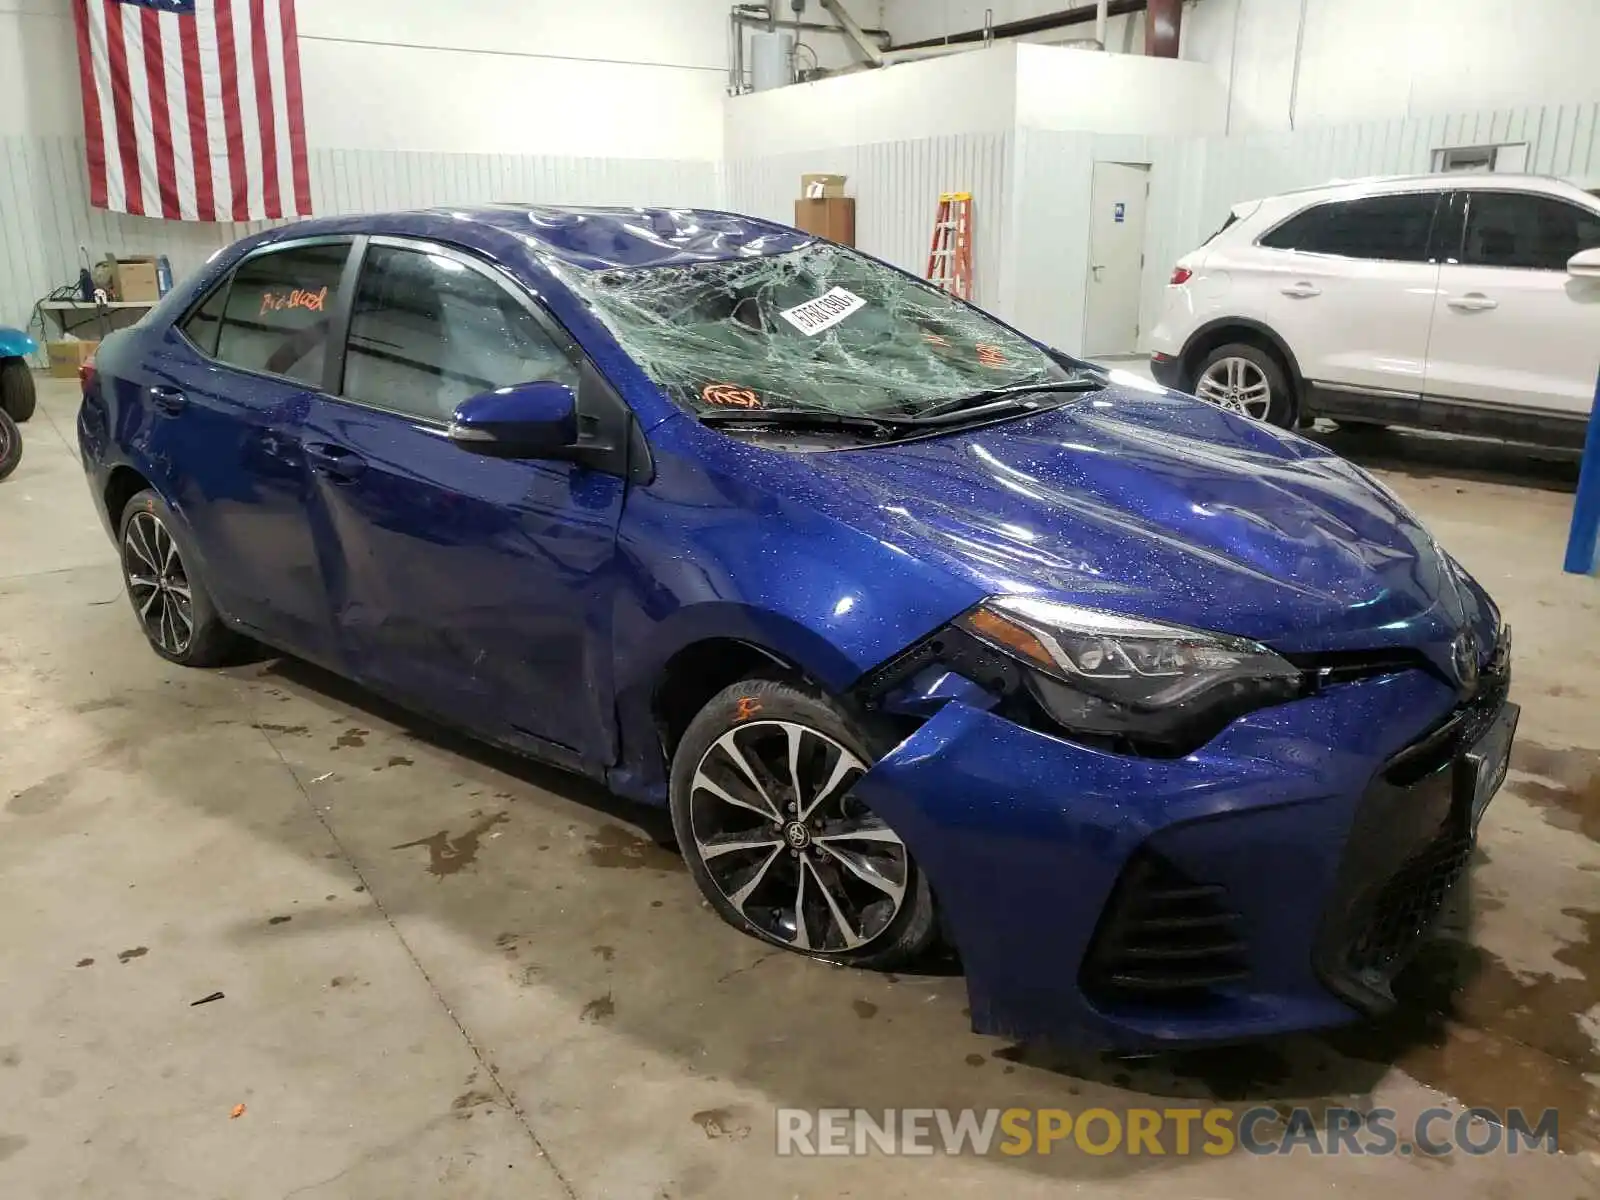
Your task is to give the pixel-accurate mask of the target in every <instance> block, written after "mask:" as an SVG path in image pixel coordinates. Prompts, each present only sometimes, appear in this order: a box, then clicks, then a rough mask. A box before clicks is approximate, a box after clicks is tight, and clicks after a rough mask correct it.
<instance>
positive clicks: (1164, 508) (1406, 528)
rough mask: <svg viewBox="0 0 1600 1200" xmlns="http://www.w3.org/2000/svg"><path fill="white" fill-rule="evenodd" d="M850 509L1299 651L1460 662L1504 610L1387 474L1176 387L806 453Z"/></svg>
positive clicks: (1080, 591)
mask: <svg viewBox="0 0 1600 1200" xmlns="http://www.w3.org/2000/svg"><path fill="white" fill-rule="evenodd" d="M804 461H805V462H806V463H807V465H808V466H810V467H812V468H813V469H815V470H816V471H818V472H821V473H822V474H823V475H824V476H825V477H826V478H825V480H823V481H821V482H822V483H823V484H824V486H823V488H822V489H821V492H822V493H823V494H826V495H829V496H830V497H831V500H830V501H829V502H828V507H830V508H831V509H832V510H833V513H834V515H836V516H838V517H840V518H841V519H844V520H847V521H849V522H850V523H851V524H853V525H855V526H856V527H857V528H859V529H862V530H863V531H864V532H867V533H869V534H871V535H872V536H874V537H877V538H878V539H880V540H881V541H883V542H885V543H887V544H888V545H890V546H892V547H893V548H895V549H897V550H900V551H903V552H906V553H909V554H912V555H915V556H918V557H921V558H924V559H933V560H936V561H939V562H942V563H943V564H944V565H946V566H947V567H948V569H950V570H951V571H954V572H956V573H958V574H959V575H961V576H963V577H964V578H966V579H967V580H969V581H971V582H972V583H974V584H976V585H977V587H978V588H979V589H981V590H982V591H983V592H985V593H997V592H1028V593H1034V594H1040V595H1046V596H1050V597H1053V598H1057V599H1062V600H1066V601H1069V602H1072V603H1077V604H1082V605H1085V606H1088V607H1093V608H1099V609H1104V610H1108V611H1112V612H1118V613H1124V614H1128V615H1136V616H1143V617H1151V618H1155V619H1159V620H1166V621H1171V622H1175V623H1178V624H1183V625H1189V626H1194V627H1197V628H1202V629H1211V630H1216V631H1219V632H1227V633H1233V634H1237V635H1240V636H1243V637H1249V638H1254V639H1257V640H1260V641H1262V642H1265V643H1267V644H1269V645H1271V646H1273V647H1275V648H1277V649H1280V650H1283V651H1287V652H1296V651H1309V650H1331V649H1378V648H1388V647H1396V646H1415V647H1417V648H1420V649H1422V650H1424V652H1425V653H1428V655H1429V657H1430V658H1434V659H1436V660H1438V661H1439V663H1440V665H1441V667H1446V666H1447V665H1448V662H1449V654H1450V644H1451V642H1452V641H1453V640H1454V639H1455V638H1456V637H1457V635H1458V634H1459V633H1460V632H1461V631H1462V630H1463V628H1465V627H1469V626H1470V627H1473V628H1475V629H1476V631H1477V632H1479V634H1480V636H1481V637H1482V638H1485V639H1487V640H1486V641H1485V643H1484V644H1485V646H1486V647H1492V644H1493V632H1494V623H1495V620H1496V619H1497V618H1496V617H1495V616H1494V615H1493V614H1492V610H1491V608H1490V606H1489V603H1488V601H1487V598H1486V597H1484V596H1483V595H1482V593H1481V591H1480V590H1479V589H1477V588H1476V586H1475V585H1473V584H1471V583H1470V581H1468V580H1467V579H1466V578H1465V576H1464V574H1463V573H1462V572H1461V571H1460V569H1459V567H1457V566H1456V565H1455V564H1454V563H1453V562H1451V561H1450V560H1449V559H1448V558H1447V556H1446V555H1445V554H1444V553H1443V552H1442V551H1441V550H1440V549H1439V548H1438V546H1437V545H1436V544H1435V542H1434V541H1433V538H1432V537H1431V536H1430V535H1429V534H1428V532H1427V531H1426V530H1425V529H1423V528H1422V526H1421V525H1420V524H1419V523H1418V522H1417V520H1416V518H1415V517H1414V516H1413V515H1412V514H1411V513H1410V512H1408V511H1407V510H1406V509H1405V508H1404V506H1403V505H1401V504H1400V503H1399V502H1398V501H1397V500H1396V499H1394V498H1393V496H1392V495H1391V494H1390V493H1388V492H1387V490H1386V489H1383V488H1382V486H1381V485H1379V484H1377V483H1376V481H1374V480H1372V479H1371V477H1370V476H1367V475H1366V474H1365V473H1364V472H1362V471H1360V470H1359V469H1358V468H1356V467H1354V466H1352V465H1351V464H1349V463H1347V462H1345V461H1344V460H1342V459H1339V458H1337V457H1334V456H1332V455H1330V454H1329V453H1328V452H1327V451H1326V450H1324V449H1323V448H1322V447H1320V446H1318V445H1316V444H1315V443H1312V442H1310V441H1307V440H1305V439H1303V438H1300V437H1297V436H1295V435H1293V434H1290V433H1286V432H1284V431H1281V430H1277V429H1273V428H1270V427H1266V426H1262V425H1259V424H1256V423H1254V422H1251V421H1247V420H1245V419H1243V418H1239V417H1235V416H1231V415H1230V414H1227V413H1224V412H1222V411H1221V410H1219V409H1216V408H1213V407H1212V406H1210V405H1206V404H1202V403H1200V402H1199V401H1195V400H1191V399H1189V398H1187V397H1181V396H1177V395H1176V394H1167V395H1155V394H1151V393H1149V392H1146V391H1144V390H1142V389H1135V388H1128V387H1110V388H1107V389H1105V390H1104V391H1101V392H1096V393H1092V394H1090V395H1088V396H1085V397H1082V398H1075V399H1074V400H1073V401H1072V402H1070V403H1068V404H1066V405H1063V406H1062V407H1060V408H1057V409H1053V410H1050V411H1048V412H1045V413H1040V414H1037V415H1033V416H1029V417H1023V418H1020V419H1014V420H1009V421H1003V422H1001V423H998V424H992V425H988V426H984V427H980V428H975V429H971V430H966V431H963V432H958V433H954V434H948V435H944V436H939V437H930V438H927V439H924V440H920V441H913V442H908V443H903V444H899V445H893V446H886V447H872V448H864V449H860V450H851V451H843V452H835V453H829V454H813V455H808V456H806V458H805V459H804Z"/></svg>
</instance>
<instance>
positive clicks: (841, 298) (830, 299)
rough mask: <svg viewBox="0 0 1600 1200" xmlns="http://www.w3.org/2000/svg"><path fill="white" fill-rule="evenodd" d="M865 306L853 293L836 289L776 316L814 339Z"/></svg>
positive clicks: (863, 301)
mask: <svg viewBox="0 0 1600 1200" xmlns="http://www.w3.org/2000/svg"><path fill="white" fill-rule="evenodd" d="M866 304H867V302H866V301H865V300H863V299H862V298H861V297H860V296H858V295H856V294H855V293H854V292H847V291H845V290H844V288H842V287H836V288H829V289H828V290H827V291H826V292H824V293H823V294H822V295H820V296H818V297H817V298H816V299H815V300H807V301H806V302H805V303H804V304H796V305H795V306H794V307H793V308H786V309H784V310H783V311H782V312H780V313H779V314H778V315H779V316H780V317H782V318H783V319H784V320H785V321H787V322H789V324H791V325H793V326H794V327H795V328H796V329H798V330H799V331H800V332H801V333H803V334H805V335H806V336H807V337H816V336H817V334H819V333H821V332H822V331H823V330H825V329H832V328H833V327H834V326H835V325H837V324H838V323H839V322H840V321H842V320H844V319H845V318H846V317H848V316H849V315H850V314H851V313H853V312H855V311H856V310H858V309H861V308H865V307H866Z"/></svg>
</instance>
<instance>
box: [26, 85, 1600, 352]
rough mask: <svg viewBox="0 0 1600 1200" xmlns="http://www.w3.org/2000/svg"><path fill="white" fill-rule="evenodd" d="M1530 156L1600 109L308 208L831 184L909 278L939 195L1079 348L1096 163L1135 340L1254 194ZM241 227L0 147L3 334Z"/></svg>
mask: <svg viewBox="0 0 1600 1200" xmlns="http://www.w3.org/2000/svg"><path fill="white" fill-rule="evenodd" d="M1519 141H1525V142H1527V143H1528V145H1529V153H1528V169H1529V170H1531V171H1536V172H1540V173H1546V174H1554V175H1560V176H1565V177H1570V178H1578V179H1587V180H1589V181H1592V182H1600V104H1576V105H1547V106H1533V107H1528V108H1520V109H1503V110H1497V111H1492V112H1480V113H1462V114H1455V115H1451V116H1440V117H1435V118H1431V119H1417V120H1405V121H1399V120H1397V121H1383V122H1371V123H1367V124H1361V125H1348V126H1334V127H1328V128H1323V129H1307V130H1301V131H1299V132H1295V133H1278V134H1254V135H1246V136H1237V137H1213V138H1168V137H1162V138H1156V137H1150V138H1143V137H1107V136H1103V135H1097V134H1090V133H1056V132H1045V131H1041V130H1033V129H1025V130H1020V131H1018V132H1016V133H1015V134H973V135H962V136H951V137H937V138H925V139H920V140H915V141H901V142H886V143H881V144H876V145H864V146H850V147H844V148H837V149H829V150H818V151H807V152H804V153H794V154H784V155H774V156H771V157H762V158H755V159H744V160H734V161H730V162H728V163H725V164H720V165H719V164H715V163H710V162H690V161H657V160H626V159H586V158H566V157H518V156H512V155H470V154H422V153H399V152H395V153H382V152H367V151H341V150H323V151H318V152H315V153H314V154H313V164H312V184H313V189H314V192H315V199H316V204H317V209H318V211H319V212H323V213H337V212H357V211H363V210H372V209H385V208H402V207H412V206H416V205H423V204H438V203H464V202H467V201H470V200H474V199H511V198H515V199H519V200H533V201H548V202H563V201H564V202H568V203H576V204H605V203H611V204H665V205H700V206H711V207H724V208H730V209H734V210H736V211H740V212H747V213H751V214H754V215H756V216H762V217H768V218H770V219H773V220H778V221H782V222H785V223H788V222H791V221H792V220H793V218H794V198H795V196H796V195H797V194H798V192H799V186H800V176H801V175H802V174H804V173H805V172H808V171H832V172H838V173H840V174H844V175H848V176H849V177H850V180H851V185H850V191H851V192H852V194H854V195H856V196H857V197H858V200H857V213H856V218H857V230H856V239H857V243H858V244H859V245H860V246H861V248H862V249H864V250H866V251H868V252H869V253H872V254H875V255H878V256H879V257H882V258H885V259H887V260H888V261H890V262H893V263H895V264H896V265H898V266H901V267H904V268H906V269H907V270H910V271H913V272H916V273H918V274H921V272H922V270H923V268H924V267H925V265H926V262H927V252H928V237H929V234H930V232H931V229H932V223H933V214H934V205H935V203H936V200H937V197H938V195H939V193H940V192H942V191H955V190H969V191H971V192H972V193H973V196H974V222H975V239H974V243H975V244H974V275H975V279H974V283H975V291H976V296H977V300H978V303H979V304H981V305H983V306H984V307H986V308H991V309H993V310H994V311H995V312H997V313H1000V314H1001V315H1002V316H1004V317H1006V318H1007V319H1009V320H1012V321H1014V322H1016V323H1017V324H1018V325H1020V326H1021V327H1022V328H1024V329H1026V330H1027V331H1028V332H1029V333H1031V334H1033V335H1035V336H1038V337H1042V338H1046V339H1048V340H1050V341H1051V342H1052V343H1054V344H1056V345H1059V346H1060V347H1061V348H1063V349H1065V350H1078V349H1079V348H1080V347H1081V345H1082V335H1083V317H1084V289H1085V280H1086V278H1087V273H1088V246H1089V211H1088V209H1089V195H1090V184H1091V181H1092V178H1093V171H1094V164H1095V162H1097V161H1113V162H1147V163H1149V164H1151V192H1150V203H1149V206H1148V208H1147V210H1146V238H1145V266H1144V274H1143V279H1142V285H1141V319H1140V327H1141V333H1142V335H1148V333H1149V331H1150V329H1151V327H1152V326H1153V325H1154V324H1155V321H1156V317H1157V315H1158V313H1159V311H1160V304H1161V296H1162V288H1163V286H1164V284H1165V282H1166V279H1167V276H1168V274H1169V272H1170V270H1171V266H1172V262H1173V261H1174V260H1175V259H1176V258H1178V257H1179V256H1180V255H1182V254H1184V253H1185V252H1187V251H1188V250H1191V249H1193V248H1194V247H1195V246H1197V245H1199V243H1200V242H1201V241H1202V240H1203V239H1204V238H1205V237H1206V236H1207V235H1208V234H1210V233H1211V232H1212V231H1213V230H1214V229H1215V228H1216V227H1217V226H1218V225H1220V224H1221V223H1222V220H1223V217H1224V216H1225V214H1226V213H1227V210H1228V208H1229V207H1230V206H1232V205H1233V204H1235V203H1237V202H1238V201H1239V200H1242V199H1248V198H1250V197H1252V196H1259V195H1268V194H1271V193H1274V192H1279V191H1283V190H1285V189H1287V188H1292V187H1303V186H1307V185H1313V184H1318V183H1324V182H1326V181H1328V180H1330V179H1333V178H1339V177H1355V176H1361V175H1379V174H1393V173H1410V172H1420V171H1426V170H1428V168H1429V165H1430V160H1431V154H1432V151H1433V150H1435V149H1437V148H1439V147H1443V146H1462V145H1474V144H1482V143H1488V142H1519ZM257 227H258V226H232V225H201V224H192V223H182V222H168V221H156V220H150V219H147V218H143V217H127V216H120V215H116V214H111V213H105V212H102V211H99V210H97V209H91V208H90V207H89V204H88V189H87V180H86V177H85V171H84V159H83V144H82V141H81V140H80V139H75V138H15V137H12V138H5V139H0V323H7V324H23V323H25V322H27V321H28V320H29V319H30V317H31V314H32V310H33V303H34V301H35V300H36V299H38V298H39V297H41V296H43V295H44V294H45V293H46V292H47V291H48V290H49V289H50V288H52V287H55V286H56V285H58V284H61V283H66V282H69V281H70V280H72V279H73V278H74V277H75V276H76V272H77V268H78V247H79V246H80V245H83V246H87V247H88V249H89V253H90V256H91V258H98V257H100V256H102V255H104V254H105V253H106V252H108V251H109V252H113V253H130V254H131V253H146V254H166V255H167V256H168V257H169V258H170V259H171V260H172V263H173V269H174V272H175V273H177V274H178V275H180V276H181V275H182V274H184V273H185V272H187V271H189V270H192V269H193V268H194V267H195V266H197V265H198V264H199V263H201V262H202V261H204V259H205V258H206V256H207V255H209V254H210V253H211V252H212V251H213V250H215V249H216V248H217V247H218V246H222V245H226V244H227V243H228V242H230V241H232V240H233V239H234V238H236V237H239V236H241V235H242V234H243V233H245V232H248V231H249V230H250V229H253V228H257Z"/></svg>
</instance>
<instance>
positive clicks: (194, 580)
mask: <svg viewBox="0 0 1600 1200" xmlns="http://www.w3.org/2000/svg"><path fill="white" fill-rule="evenodd" d="M178 528H179V526H178V522H177V519H176V518H175V517H174V516H173V514H172V510H171V509H169V508H168V507H167V505H166V502H165V501H164V500H162V499H161V497H160V496H158V495H157V494H156V493H155V492H154V491H152V490H150V489H148V488H147V489H146V490H144V491H142V492H140V493H138V494H137V495H136V496H134V497H133V498H132V499H131V500H129V501H128V503H127V505H126V506H125V507H124V508H123V510H122V520H121V521H120V522H119V523H118V526H117V546H118V549H119V551H120V557H121V559H122V581H123V585H124V586H125V587H126V588H127V591H128V600H129V602H130V603H131V604H132V605H133V613H134V616H135V617H136V618H138V621H139V628H140V629H141V630H143V632H144V636H145V639H146V640H147V641H148V642H149V643H150V648H151V649H152V650H154V651H155V652H156V653H157V654H159V655H160V656H161V657H162V658H164V659H166V660H167V661H168V662H175V663H177V664H178V665H179V666H184V667H217V666H222V665H223V664H225V663H227V662H229V661H231V660H232V658H233V655H234V653H235V652H236V650H237V649H238V645H239V641H238V638H237V636H236V635H235V634H234V633H233V631H232V630H230V629H229V628H228V627H227V625H226V623H225V622H224V621H223V620H222V617H221V615H220V614H219V613H218V612H217V607H216V605H215V604H214V603H212V600H211V593H209V592H208V591H206V588H205V584H204V583H203V582H201V580H200V577H199V575H198V573H197V572H196V570H195V565H194V564H195V555H194V554H193V552H192V551H191V549H190V547H189V545H188V543H187V541H186V540H185V539H184V538H183V536H182V535H181V534H180V533H179V532H178Z"/></svg>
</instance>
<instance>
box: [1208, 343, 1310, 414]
mask: <svg viewBox="0 0 1600 1200" xmlns="http://www.w3.org/2000/svg"><path fill="white" fill-rule="evenodd" d="M1194 394H1195V395H1196V396H1198V397H1200V399H1202V400H1205V401H1207V402H1208V403H1210V404H1215V405H1216V406H1217V407H1218V408H1222V409H1226V410H1227V411H1229V412H1232V413H1237V414H1238V415H1239V416H1242V417H1249V418H1250V419H1251V420H1252V421H1264V422H1266V423H1267V424H1269V425H1276V426H1278V427H1279V428H1280V429H1292V428H1293V427H1294V425H1295V416H1296V413H1295V407H1296V406H1295V401H1294V391H1293V389H1291V388H1290V386H1289V379H1288V376H1287V375H1285V374H1284V370H1283V367H1282V366H1281V365H1280V364H1279V363H1278V360H1277V359H1276V358H1274V357H1273V356H1272V355H1271V354H1268V353H1267V352H1266V351H1265V350H1263V349H1261V347H1259V346H1252V345H1249V344H1248V343H1245V342H1232V343H1230V344H1228V345H1226V346H1218V347H1217V348H1216V349H1215V350H1213V351H1212V352H1211V353H1210V354H1208V355H1206V356H1205V358H1204V359H1203V360H1202V361H1201V363H1200V369H1199V370H1198V371H1196V372H1195V383H1194Z"/></svg>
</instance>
